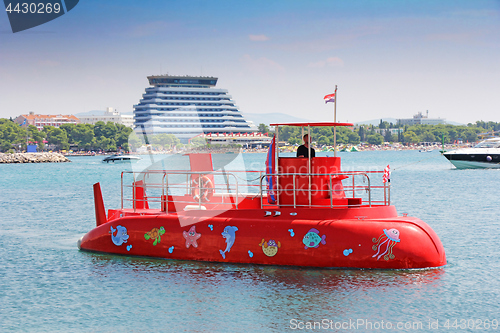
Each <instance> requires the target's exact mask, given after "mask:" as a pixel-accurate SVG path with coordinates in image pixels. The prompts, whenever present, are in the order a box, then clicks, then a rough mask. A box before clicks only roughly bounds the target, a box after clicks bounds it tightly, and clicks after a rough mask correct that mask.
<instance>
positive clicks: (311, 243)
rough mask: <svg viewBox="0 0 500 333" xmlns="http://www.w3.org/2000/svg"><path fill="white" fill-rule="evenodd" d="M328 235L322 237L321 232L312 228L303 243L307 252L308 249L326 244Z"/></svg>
mask: <svg viewBox="0 0 500 333" xmlns="http://www.w3.org/2000/svg"><path fill="white" fill-rule="evenodd" d="M325 238H326V235H323V236H320V235H319V230H318V229H315V228H311V230H309V231H308V232H307V234H305V236H304V238H303V239H302V243H304V245H305V249H306V250H307V249H308V248H318V247H319V244H320V243H321V244H323V245H325V244H326V240H325Z"/></svg>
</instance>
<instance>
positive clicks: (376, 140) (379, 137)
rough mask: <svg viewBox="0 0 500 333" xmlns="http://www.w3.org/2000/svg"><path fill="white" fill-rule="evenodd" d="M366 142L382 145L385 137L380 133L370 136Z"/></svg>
mask: <svg viewBox="0 0 500 333" xmlns="http://www.w3.org/2000/svg"><path fill="white" fill-rule="evenodd" d="M366 141H367V142H368V143H369V144H372V145H381V144H383V143H384V137H383V136H382V135H380V134H379V133H375V134H370V135H368V136H367V137H366Z"/></svg>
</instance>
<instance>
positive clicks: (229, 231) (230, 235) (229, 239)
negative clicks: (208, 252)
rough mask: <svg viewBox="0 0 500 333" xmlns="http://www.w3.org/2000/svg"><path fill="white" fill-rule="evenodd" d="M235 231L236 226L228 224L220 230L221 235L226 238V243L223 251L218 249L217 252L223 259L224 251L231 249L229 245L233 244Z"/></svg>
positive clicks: (236, 229)
mask: <svg viewBox="0 0 500 333" xmlns="http://www.w3.org/2000/svg"><path fill="white" fill-rule="evenodd" d="M236 231H238V228H237V227H232V226H230V225H228V226H227V227H225V228H224V231H223V232H222V237H224V238H225V239H226V244H227V245H226V249H225V250H224V251H222V250H219V252H220V254H221V255H222V258H224V259H226V253H227V252H229V251H231V247H232V246H233V244H234V241H235V238H236Z"/></svg>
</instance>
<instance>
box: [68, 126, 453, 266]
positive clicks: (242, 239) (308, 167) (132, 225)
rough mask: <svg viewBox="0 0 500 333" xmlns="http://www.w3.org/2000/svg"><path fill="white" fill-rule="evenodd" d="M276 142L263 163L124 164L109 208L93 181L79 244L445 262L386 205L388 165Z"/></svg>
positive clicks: (430, 240)
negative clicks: (358, 166) (242, 166)
mask: <svg viewBox="0 0 500 333" xmlns="http://www.w3.org/2000/svg"><path fill="white" fill-rule="evenodd" d="M272 125H274V126H276V133H278V127H279V126H282V125H287V126H302V127H303V129H304V128H307V130H308V132H310V128H311V127H312V126H349V125H352V124H346V123H335V122H334V123H300V124H298V123H292V124H272ZM309 137H311V136H310V135H309ZM275 139H276V142H278V139H277V138H276V137H275ZM275 145H276V144H275V141H274V139H273V142H272V143H271V146H270V149H269V153H268V157H267V163H266V170H265V171H230V170H225V168H224V167H222V168H218V169H217V170H213V169H214V168H213V160H212V158H213V157H212V155H210V154H189V165H190V167H189V169H188V168H186V169H187V170H165V168H163V169H162V170H159V169H161V168H157V169H156V170H155V168H148V169H147V170H143V171H141V172H122V181H121V208H120V209H109V210H108V214H107V216H106V212H105V208H104V203H103V199H102V194H101V189H100V185H99V183H97V184H94V200H95V213H96V224H97V225H96V227H95V228H94V229H92V230H91V231H90V232H88V233H87V234H86V235H84V236H83V237H82V238H81V239H80V240H79V241H78V247H79V248H80V249H81V250H83V251H90V252H100V253H111V254H119V255H127V256H141V257H157V258H165V259H176V260H197V261H211V262H228V263H243V264H260V265H289V266H308V267H324V268H367V269H413V268H430V267H440V266H444V265H446V255H445V251H444V248H443V245H442V243H441V241H440V240H439V238H438V236H437V235H436V233H435V232H434V231H433V230H432V229H431V227H429V225H427V224H426V223H425V222H423V221H421V220H420V219H418V218H416V217H410V216H406V215H403V216H399V215H398V213H397V212H396V208H395V207H394V206H392V205H391V204H390V181H389V182H386V180H387V178H388V177H387V173H384V171H348V172H347V171H341V165H340V163H341V160H340V157H337V156H334V157H326V156H324V157H312V158H311V157H307V158H297V157H285V156H279V153H278V151H279V149H275ZM219 155H226V156H228V155H231V154H219ZM310 155H311V154H309V156H310ZM335 155H336V154H335ZM214 156H215V155H214Z"/></svg>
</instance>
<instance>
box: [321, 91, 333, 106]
mask: <svg viewBox="0 0 500 333" xmlns="http://www.w3.org/2000/svg"><path fill="white" fill-rule="evenodd" d="M323 99H324V100H325V104H326V103H328V102H335V93H333V94H330V95H326V96H325V97H324V98H323Z"/></svg>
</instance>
